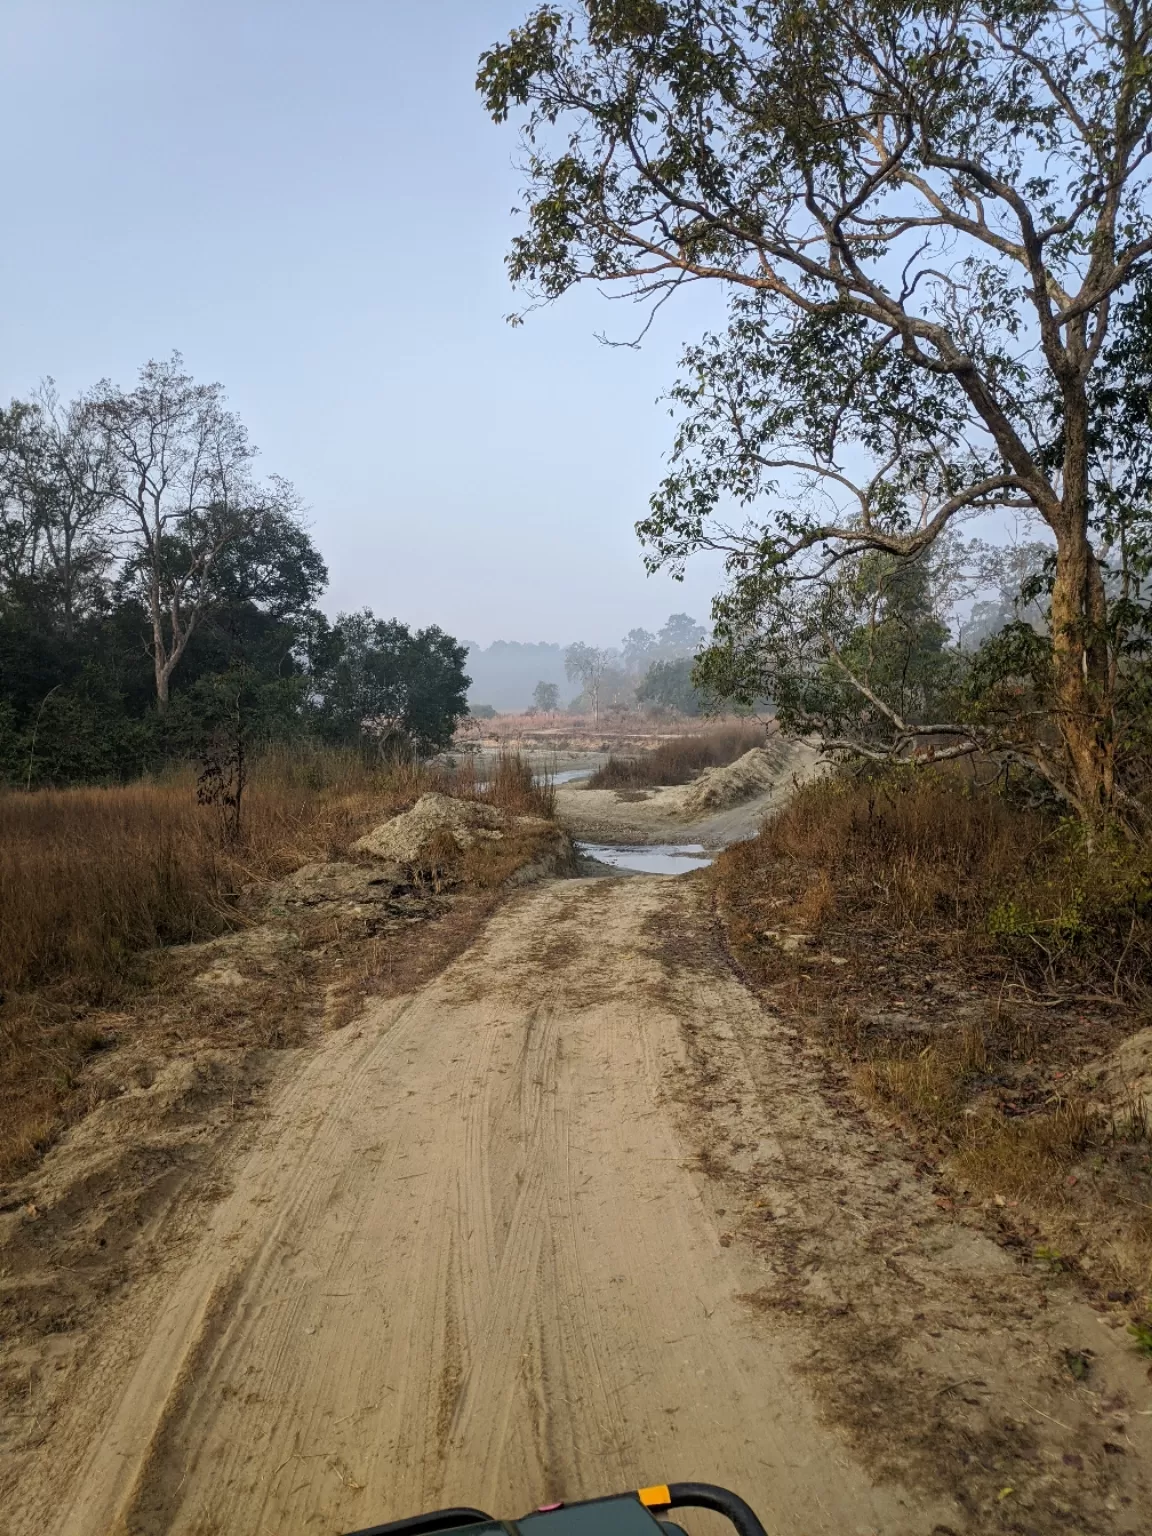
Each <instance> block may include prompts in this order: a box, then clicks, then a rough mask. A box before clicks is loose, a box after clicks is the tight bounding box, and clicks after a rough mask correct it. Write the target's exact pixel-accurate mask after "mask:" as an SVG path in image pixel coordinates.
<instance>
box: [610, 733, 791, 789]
mask: <svg viewBox="0 0 1152 1536" xmlns="http://www.w3.org/2000/svg"><path fill="white" fill-rule="evenodd" d="M763 745H764V726H763V725H761V724H759V723H758V722H755V721H740V722H738V723H737V724H733V725H715V726H710V727H708V728H707V729H705V730H700V731H697V732H696V733H695V734H693V735H689V736H677V737H674V738H672V739H671V740H669V741H662V742H661V743H660V745H659V746H658V747H655V748H654V749H653V750H652V751H651V752H645V753H643V754H638V755H637V756H635V757H619V756H617V755H616V754H615V753H613V754H612V755H611V756H610V757H609V759H608V761H607V762H606V763H605V764H604V766H603V767H602V768H599V769H597V771H596V772H595V773H594V774H593V775H592V777H591V778H590V779H589V780H588V788H589V789H648V788H651V787H653V786H654V785H657V784H687V783H689V782H690V781H691V780H692V779H694V778H695V777H696V775H697V774H698V773H700V772H701V770H702V769H704V768H723V767H726V766H727V765H728V764H729V763H734V762H735V761H736V759H737V758H738V757H743V756H744V753H745V752H748V751H750V750H751V749H752V748H753V747H762V746H763Z"/></svg>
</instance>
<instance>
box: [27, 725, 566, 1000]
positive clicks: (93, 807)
mask: <svg viewBox="0 0 1152 1536" xmlns="http://www.w3.org/2000/svg"><path fill="white" fill-rule="evenodd" d="M429 790H439V791H440V792H442V793H447V794H455V795H461V796H463V797H465V798H470V799H481V800H485V801H488V802H489V803H491V804H495V805H498V806H500V807H501V808H503V809H506V810H508V811H510V812H512V813H513V814H518V815H533V816H544V817H550V816H551V814H552V801H553V795H552V789H551V785H550V784H548V783H546V782H545V783H543V784H539V785H538V784H536V783H535V782H534V779H533V774H532V770H531V768H530V767H529V766H528V765H527V764H526V763H525V762H523V761H522V760H521V759H520V758H519V757H517V756H516V754H515V753H508V752H505V753H501V754H500V755H499V756H498V758H497V759H496V760H495V762H494V764H493V765H492V766H491V768H490V770H488V771H487V777H486V779H481V778H480V776H479V774H478V773H477V770H476V769H475V767H474V765H472V764H471V763H466V764H464V765H463V766H462V767H459V768H452V767H450V766H448V765H444V764H421V763H402V764H372V763H367V762H365V760H364V759H363V758H362V757H361V755H360V754H358V753H355V752H341V751H337V750H324V751H322V750H317V749H311V750H293V751H289V750H280V751H277V752H273V753H269V754H267V755H266V756H264V757H263V758H261V759H259V760H257V761H256V762H255V764H254V765H253V771H252V778H251V782H250V784H249V787H248V789H247V791H246V793H245V796H244V804H243V814H242V821H241V834H240V837H239V839H238V840H236V841H234V842H231V841H228V840H227V839H225V838H223V837H222V835H221V826H220V822H219V819H218V817H217V815H216V813H215V812H214V811H213V809H212V808H211V807H206V806H201V805H198V804H197V803H196V785H195V779H194V777H193V775H192V774H191V772H190V771H188V772H183V773H175V774H172V775H169V776H166V777H164V778H162V779H157V780H152V781H145V782H141V783H138V784H133V785H128V786H122V787H113V788H105V789H68V790H46V791H38V792H35V793H33V794H23V793H19V792H9V793H7V794H3V795H0V989H2V990H4V991H24V990H26V989H28V988H33V987H42V986H44V985H47V984H51V983H67V984H68V986H69V989H70V991H71V992H72V993H73V994H74V995H75V996H76V997H77V999H78V1000H84V1001H90V1002H107V1001H109V1000H111V998H112V997H113V996H114V995H115V993H116V992H117V990H118V989H119V988H120V987H121V986H122V985H123V983H124V980H125V978H126V977H127V976H128V975H129V974H130V973H131V971H132V968H133V963H134V957H135V956H136V955H138V954H139V952H140V951H142V950H147V949H152V948H155V947H156V946H158V945H164V944H180V943H187V942H191V941H194V940H196V939H203V938H208V937H210V936H211V935H213V934H216V933H219V932H221V931H222V930H223V929H225V928H226V927H227V926H229V924H230V923H233V922H235V921H236V914H237V902H238V898H239V897H240V896H241V894H242V893H243V891H244V889H245V888H246V887H250V886H252V885H253V884H258V883H259V882H261V881H264V880H273V879H277V878H279V877H280V876H282V875H284V874H286V873H287V872H288V871H290V870H292V869H295V868H298V867H299V866H300V865H301V864H305V863H307V862H309V861H311V860H323V859H334V858H340V857H342V856H343V855H344V854H345V853H346V852H347V849H348V846H349V844H350V843H351V842H353V841H354V840H355V839H356V838H357V837H359V836H360V835H361V834H362V833H364V832H365V831H367V830H368V828H369V827H371V826H373V825H375V824H376V823H378V822H380V821H384V820H386V819H387V818H388V817H389V816H393V815H396V814H397V813H398V812H399V811H402V810H405V809H407V808H408V807H409V806H410V805H412V804H414V803H415V801H416V800H417V799H418V798H419V796H420V795H422V794H424V793H426V792H428V791H429Z"/></svg>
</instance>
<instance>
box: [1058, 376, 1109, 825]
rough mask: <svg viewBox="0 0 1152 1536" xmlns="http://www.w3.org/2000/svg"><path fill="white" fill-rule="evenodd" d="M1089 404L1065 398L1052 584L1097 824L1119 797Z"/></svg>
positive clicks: (1080, 770) (1069, 719)
mask: <svg viewBox="0 0 1152 1536" xmlns="http://www.w3.org/2000/svg"><path fill="white" fill-rule="evenodd" d="M1087 421H1088V409H1087V401H1086V399H1085V398H1084V396H1083V391H1082V390H1077V391H1075V392H1072V391H1069V394H1068V395H1066V397H1065V416H1064V422H1065V439H1064V483H1063V497H1062V500H1061V518H1060V525H1059V526H1058V527H1056V528H1055V529H1054V531H1055V533H1056V574H1055V580H1054V582H1053V586H1052V662H1053V678H1052V683H1053V702H1054V706H1055V715H1056V720H1057V723H1058V725H1059V728H1060V735H1061V738H1062V740H1063V743H1064V748H1065V751H1066V753H1067V756H1068V767H1069V770H1070V773H1071V780H1072V785H1073V788H1074V791H1075V794H1076V797H1077V799H1078V800H1079V802H1080V809H1081V814H1082V815H1084V816H1085V818H1086V819H1087V820H1089V821H1098V820H1100V819H1101V818H1103V817H1105V816H1107V815H1108V813H1109V812H1110V810H1111V809H1112V804H1113V798H1114V794H1115V756H1116V744H1115V732H1114V729H1113V704H1114V699H1113V692H1114V689H1113V684H1112V674H1111V667H1110V665H1109V648H1108V637H1107V613H1108V605H1107V598H1106V595H1105V592H1104V580H1103V576H1102V574H1101V570H1100V564H1099V561H1098V560H1097V559H1096V556H1095V554H1094V553H1093V550H1092V545H1091V541H1090V539H1089V536H1088V443H1087Z"/></svg>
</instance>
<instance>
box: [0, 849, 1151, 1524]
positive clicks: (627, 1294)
mask: <svg viewBox="0 0 1152 1536" xmlns="http://www.w3.org/2000/svg"><path fill="white" fill-rule="evenodd" d="M706 896H707V887H706V886H705V885H704V884H703V883H702V882H701V881H700V880H699V879H698V878H689V879H687V880H685V879H683V878H681V879H649V878H634V879H628V880H614V879H596V880H560V881H550V882H548V883H546V884H543V885H540V886H537V887H534V888H531V889H527V890H524V891H522V892H520V893H518V894H516V895H515V896H513V897H511V898H510V899H509V901H508V902H507V903H506V904H505V905H504V906H502V907H501V908H500V909H499V910H498V912H497V913H496V915H495V917H494V918H493V919H492V920H491V921H490V923H489V926H488V928H487V929H486V930H485V932H484V933H483V935H482V936H481V938H480V940H479V941H478V942H477V943H475V944H474V945H473V946H472V948H471V949H470V950H468V951H467V952H466V953H465V954H464V955H463V956H462V957H461V958H460V959H458V960H457V961H456V962H455V963H454V964H453V965H452V966H450V967H449V968H448V969H447V970H446V971H445V972H444V973H443V974H442V975H441V976H440V977H439V979H437V980H435V981H433V982H431V983H430V984H428V985H427V986H425V987H423V988H422V989H421V990H418V991H417V992H415V993H414V994H411V995H408V996H405V997H402V998H399V999H396V1000H393V1001H389V1002H378V1003H375V1004H372V1005H370V1006H369V1008H368V1010H367V1011H366V1013H365V1014H364V1015H363V1016H362V1017H361V1018H360V1019H359V1020H358V1021H357V1022H356V1023H354V1024H352V1025H349V1026H346V1027H345V1028H343V1029H340V1030H336V1031H333V1032H331V1033H330V1034H328V1035H327V1036H326V1037H325V1038H324V1039H323V1041H322V1042H321V1043H320V1044H319V1045H318V1046H316V1047H315V1048H314V1049H310V1050H306V1051H301V1052H299V1053H298V1054H297V1056H296V1058H295V1059H294V1061H286V1062H285V1065H284V1067H283V1068H282V1070H281V1072H280V1075H279V1078H278V1079H277V1082H278V1086H275V1087H274V1089H273V1091H272V1092H271V1094H270V1097H269V1098H268V1101H267V1105H268V1107H267V1110H266V1112H265V1113H264V1115H263V1117H262V1118H261V1119H260V1120H259V1121H258V1122H256V1123H255V1124H254V1125H253V1124H252V1123H249V1124H248V1127H247V1129H246V1130H245V1131H244V1133H243V1136H244V1139H243V1142H242V1144H241V1146H240V1147H239V1148H238V1147H237V1146H236V1145H235V1144H231V1145H224V1146H223V1147H222V1149H221V1151H220V1152H219V1154H218V1156H217V1159H216V1176H217V1178H218V1180H219V1182H215V1183H214V1182H213V1180H212V1179H203V1180H202V1181H201V1187H200V1188H199V1189H198V1190H197V1191H196V1192H195V1197H193V1198H189V1199H183V1198H182V1200H181V1201H178V1202H177V1204H176V1206H175V1207H174V1208H173V1209H172V1210H171V1211H170V1212H169V1213H168V1214H167V1215H166V1216H165V1217H164V1218H163V1230H162V1231H158V1233H157V1234H156V1236H155V1237H154V1239H152V1246H153V1248H154V1251H155V1254H156V1267H155V1269H154V1272H153V1273H152V1274H151V1275H150V1276H149V1277H148V1278H147V1280H146V1281H143V1280H142V1281H141V1282H140V1283H138V1284H135V1285H133V1286H131V1287H125V1288H123V1289H122V1291H121V1292H120V1293H119V1294H118V1295H115V1296H112V1297H110V1298H109V1302H108V1305H107V1307H106V1309H105V1311H104V1312H103V1314H102V1315H101V1319H100V1327H99V1330H97V1329H95V1328H93V1329H92V1330H91V1331H90V1333H89V1334H88V1336H87V1337H84V1338H81V1339H75V1338H74V1339H71V1340H62V1347H63V1346H64V1345H66V1347H67V1351H69V1353H68V1354H67V1355H65V1354H62V1355H61V1357H60V1362H59V1363H60V1367H61V1370H62V1371H63V1372H64V1374H63V1375H61V1377H60V1381H61V1383H62V1384H63V1383H65V1382H66V1383H67V1387H66V1389H65V1390H61V1391H58V1392H57V1394H56V1399H55V1401H56V1403H57V1405H58V1406H56V1407H54V1408H53V1409H52V1413H51V1416H50V1417H49V1418H48V1419H47V1420H46V1421H45V1422H43V1423H41V1422H39V1421H38V1418H37V1415H38V1413H39V1410H37V1409H36V1408H35V1402H34V1400H33V1399H32V1398H31V1388H30V1389H29V1391H30V1398H29V1401H30V1408H29V1414H30V1417H31V1419H32V1422H31V1423H30V1424H29V1426H28V1429H27V1433H26V1439H25V1444H26V1445H27V1448H28V1449H27V1450H26V1451H25V1452H23V1453H22V1455H21V1460H20V1472H19V1476H18V1477H17V1478H15V1479H11V1480H9V1481H8V1483H7V1484H6V1488H5V1496H4V1501H3V1503H2V1504H0V1530H2V1531H3V1533H4V1536H9V1533H11V1536H32V1533H36V1536H45V1533H46V1536H108V1533H115V1536H126V1533H131V1536H161V1533H168V1532H172V1533H177V1536H217V1533H219V1536H223V1533H243V1536H272V1533H277V1536H289V1533H293V1532H316V1533H320V1536H330V1533H335V1532H339V1531H347V1530H350V1529H354V1528H356V1527H359V1526H365V1525H369V1524H372V1523H375V1522H378V1521H382V1520H385V1519H388V1518H396V1517H401V1516H404V1515H408V1514H411V1513H413V1512H416V1511H418V1510H421V1509H427V1508H431V1507H435V1506H438V1505H443V1504H450V1503H454V1502H468V1503H478V1504H479V1505H481V1506H482V1507H487V1508H490V1509H492V1510H493V1511H494V1512H496V1513H498V1514H513V1513H516V1512H521V1511H523V1510H525V1509H527V1508H529V1507H531V1506H533V1505H534V1504H536V1503H539V1502H543V1501H545V1500H551V1499H560V1498H572V1497H579V1496H582V1495H593V1494H596V1493H600V1492H604V1491H606V1490H615V1489H623V1488H629V1487H638V1486H641V1485H643V1484H646V1483H650V1482H653V1481H660V1480H680V1479H701V1480H706V1481H717V1482H721V1483H726V1484H729V1485H730V1486H732V1487H734V1488H736V1489H737V1490H738V1491H739V1492H741V1493H743V1494H744V1495H745V1497H747V1498H748V1499H749V1500H750V1501H751V1502H752V1504H753V1505H754V1506H755V1507H756V1508H757V1509H758V1510H759V1511H760V1512H761V1514H762V1515H763V1517H764V1519H765V1523H766V1524H767V1526H768V1529H769V1531H770V1532H772V1533H774V1536H775V1533H779V1536H818V1533H829V1536H831V1533H836V1536H865V1533H872V1536H948V1533H952V1536H959V1533H984V1532H992V1531H1003V1532H1029V1533H1047V1532H1058V1531H1059V1532H1062V1531H1065V1530H1069V1529H1074V1530H1076V1531H1078V1532H1108V1533H1116V1532H1122V1531H1123V1532H1136V1531H1141V1530H1144V1529H1147V1520H1146V1518H1145V1517H1146V1515H1147V1512H1148V1510H1149V1508H1150V1507H1152V1505H1150V1502H1149V1496H1148V1489H1147V1486H1146V1483H1145V1481H1144V1476H1143V1471H1142V1460H1141V1458H1142V1457H1143V1456H1144V1455H1145V1453H1146V1452H1147V1450H1148V1448H1149V1447H1148V1440H1149V1432H1148V1430H1147V1428H1146V1427H1145V1426H1146V1425H1147V1424H1148V1423H1149V1418H1148V1416H1147V1414H1146V1413H1145V1412H1144V1410H1143V1408H1141V1407H1140V1406H1139V1405H1138V1403H1137V1398H1138V1397H1140V1395H1141V1393H1143V1396H1144V1397H1147V1393H1146V1391H1144V1388H1143V1374H1142V1373H1143V1367H1142V1366H1139V1365H1138V1362H1135V1364H1134V1357H1133V1355H1132V1352H1131V1350H1126V1349H1125V1347H1124V1337H1123V1334H1122V1333H1120V1334H1114V1333H1112V1332H1110V1331H1109V1329H1107V1328H1101V1327H1100V1326H1099V1323H1100V1321H1101V1319H1098V1318H1097V1317H1096V1315H1095V1314H1094V1313H1093V1312H1092V1311H1091V1309H1089V1308H1088V1307H1086V1306H1084V1305H1083V1304H1082V1303H1081V1302H1079V1301H1078V1300H1077V1299H1076V1296H1075V1293H1074V1292H1073V1291H1071V1290H1070V1289H1069V1288H1067V1287H1062V1286H1061V1283H1060V1281H1059V1277H1057V1278H1056V1279H1053V1278H1052V1277H1050V1276H1038V1275H1037V1273H1036V1271H1035V1270H1034V1269H1030V1268H1029V1267H1028V1266H1027V1265H1026V1264H1021V1263H1019V1262H1018V1261H1017V1260H1016V1259H1014V1258H1013V1257H1012V1256H1011V1255H1010V1254H1009V1253H1007V1252H1005V1251H1004V1249H1003V1248H1001V1247H999V1246H997V1245H996V1244H995V1243H993V1242H990V1241H989V1240H988V1239H987V1238H986V1237H985V1236H984V1235H983V1234H982V1232H981V1231H980V1229H979V1224H978V1221H977V1220H975V1219H974V1220H973V1221H972V1222H969V1223H968V1224H965V1223H964V1222H962V1221H961V1220H960V1219H958V1217H957V1216H952V1215H949V1214H946V1213H945V1212H943V1211H942V1210H941V1209H940V1206H941V1205H942V1204H944V1205H950V1204H951V1202H941V1201H939V1200H934V1198H933V1191H932V1188H931V1183H930V1180H927V1179H925V1178H924V1177H923V1176H922V1175H921V1174H920V1173H918V1172H917V1170H916V1168H915V1167H914V1165H913V1162H912V1159H910V1158H909V1157H908V1156H906V1155H904V1154H902V1153H901V1152H900V1150H899V1148H898V1147H896V1148H894V1147H893V1145H892V1144H891V1143H890V1142H888V1141H887V1140H885V1139H881V1138H879V1137H878V1136H877V1135H876V1134H875V1131H874V1129H872V1128H870V1127H869V1125H868V1123H867V1122H866V1121H864V1120H863V1119H862V1117H861V1116H860V1114H859V1112H858V1111H857V1110H854V1109H853V1108H852V1105H851V1102H850V1100H849V1099H847V1098H846V1097H845V1095H844V1094H843V1092H842V1090H840V1089H838V1088H837V1087H836V1085H835V1083H834V1082H831V1083H830V1082H829V1081H828V1080H822V1078H821V1067H820V1063H819V1060H818V1059H817V1058H815V1057H813V1056H812V1055H811V1053H810V1051H809V1050H808V1047H807V1046H806V1045H805V1043H804V1042H803V1041H802V1040H801V1039H800V1037H799V1036H797V1035H796V1034H795V1032H794V1031H793V1030H791V1029H790V1028H788V1027H786V1026H785V1025H784V1024H782V1023H781V1021H779V1020H777V1019H775V1018H773V1017H772V1016H771V1015H769V1014H767V1013H766V1012H765V1011H764V1010H763V1009H762V1008H761V1006H760V1005H759V1004H758V1002H757V1001H756V999H755V998H754V997H753V995H752V994H751V993H750V992H749V991H748V990H746V989H745V987H744V986H743V985H742V984H741V983H740V981H739V980H738V979H737V978H736V977H735V976H734V974H733V973H732V971H731V969H730V968H729V966H728V964H727V961H726V959H725V956H724V953H723V950H722V947H721V946H720V945H719V944H718V943H717V940H716V934H715V930H714V928H713V927H712V925H711V922H710V919H709V911H708V904H707V900H706ZM1105 1321H1106V1319H1105ZM73 1356H74V1357H75V1366H74V1367H72V1366H68V1361H69V1360H70V1359H72V1358H73ZM1073 1356H1075V1358H1078V1359H1081V1360H1090V1361H1091V1372H1090V1377H1089V1378H1088V1379H1087V1380H1085V1379H1082V1373H1081V1375H1080V1376H1075V1377H1074V1376H1073V1375H1071V1374H1069V1371H1068V1369H1067V1367H1066V1361H1067V1360H1068V1359H1069V1358H1072V1357H1073ZM1137 1366H1138V1369H1137V1368H1136V1367H1137ZM66 1367H67V1368H66ZM1125 1372H1127V1375H1125ZM1134 1372H1135V1373H1134ZM29 1380H30V1381H31V1376H30V1378H29ZM707 1518H710V1517H706V1519H707ZM689 1528H690V1529H691V1530H693V1531H694V1532H697V1533H698V1536H713V1531H714V1529H715V1528H714V1527H710V1526H708V1525H707V1524H705V1525H703V1526H696V1525H694V1524H690V1526H689Z"/></svg>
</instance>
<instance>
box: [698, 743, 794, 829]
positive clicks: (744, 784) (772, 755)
mask: <svg viewBox="0 0 1152 1536" xmlns="http://www.w3.org/2000/svg"><path fill="white" fill-rule="evenodd" d="M780 766H781V754H780V752H779V751H778V750H777V751H773V750H772V748H771V747H753V748H752V750H751V751H750V752H745V754H744V756H743V757H738V758H737V759H736V761H735V762H734V763H729V764H728V766H727V767H726V768H705V770H704V772H703V773H702V774H701V775H700V777H699V778H698V779H697V780H696V782H695V783H694V784H693V785H692V787H691V788H690V789H689V791H688V793H687V794H686V795H685V796H684V811H685V814H687V815H692V816H699V815H701V814H702V813H703V812H705V811H721V810H724V808H725V807H726V806H729V805H739V804H740V803H741V801H743V800H751V799H752V798H753V796H754V795H762V794H765V793H766V792H767V791H768V790H770V789H771V788H772V787H773V786H774V785H775V783H776V780H777V778H778V777H779V775H780Z"/></svg>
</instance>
